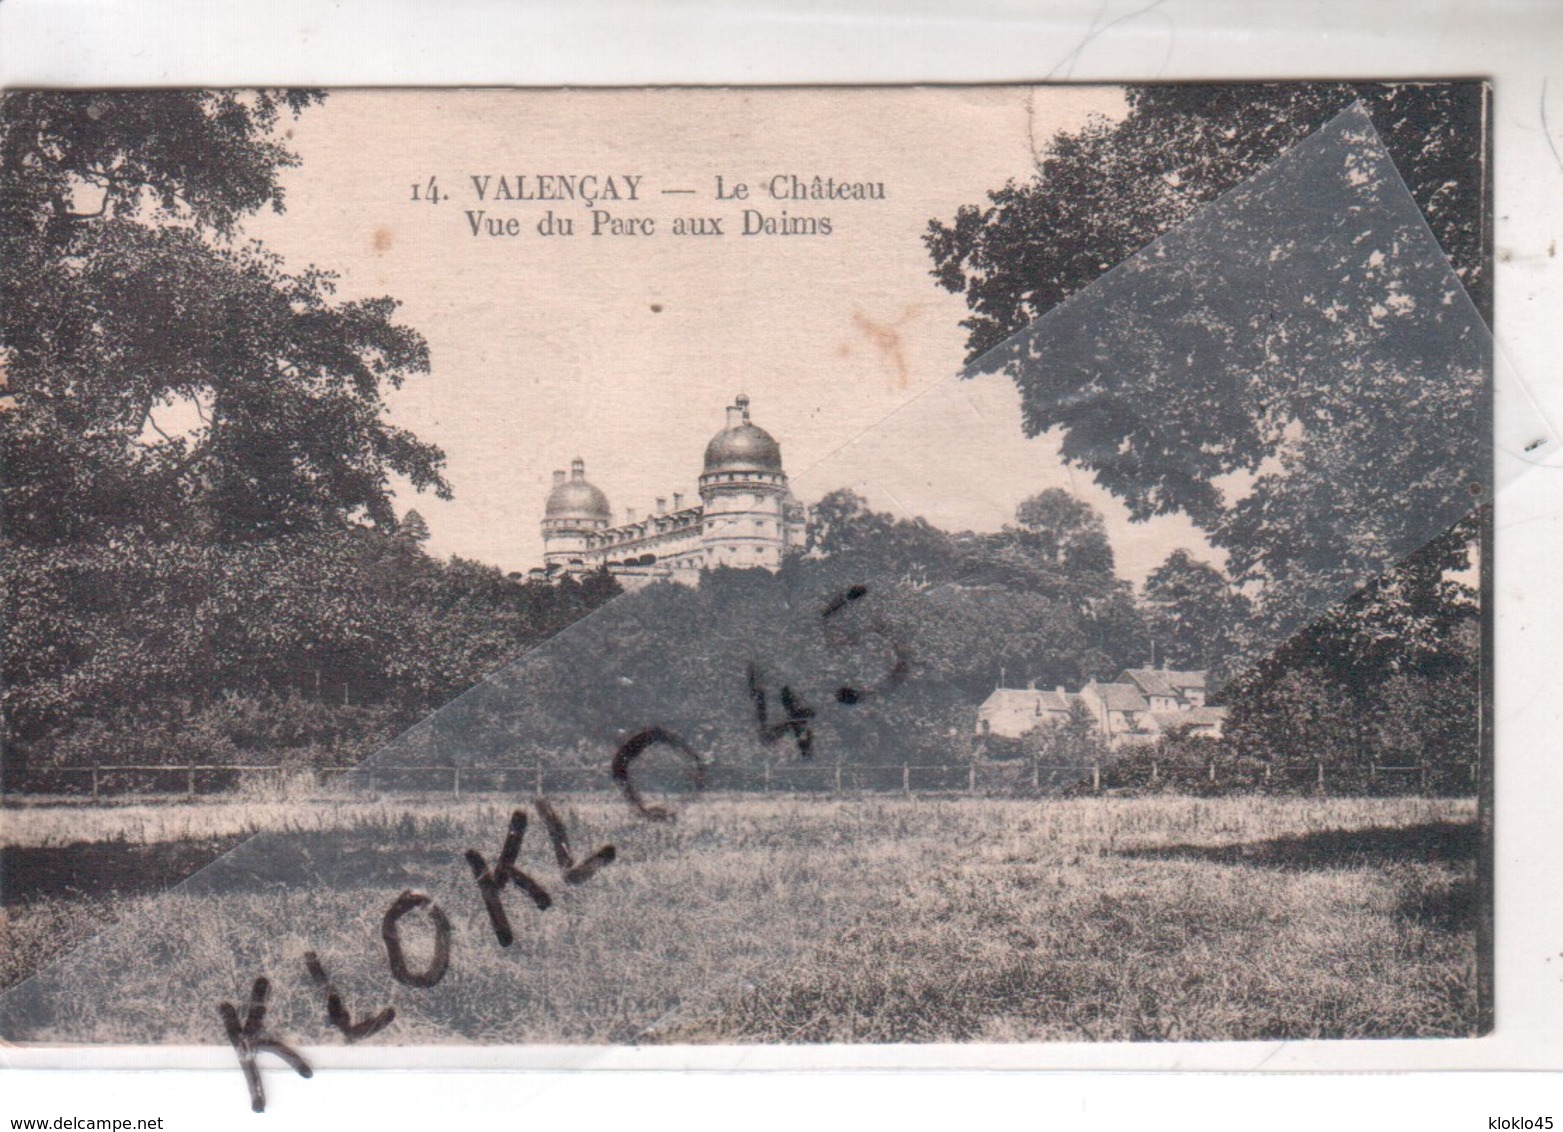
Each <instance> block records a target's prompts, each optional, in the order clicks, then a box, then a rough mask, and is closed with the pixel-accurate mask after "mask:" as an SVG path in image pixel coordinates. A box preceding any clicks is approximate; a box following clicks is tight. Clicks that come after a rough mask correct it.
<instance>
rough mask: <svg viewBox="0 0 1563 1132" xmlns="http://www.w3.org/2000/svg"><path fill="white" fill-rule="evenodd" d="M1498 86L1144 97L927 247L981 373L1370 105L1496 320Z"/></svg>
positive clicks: (1057, 143)
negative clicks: (1015, 339)
mask: <svg viewBox="0 0 1563 1132" xmlns="http://www.w3.org/2000/svg"><path fill="white" fill-rule="evenodd" d="M1487 93H1488V92H1487V88H1486V87H1485V86H1484V85H1482V84H1479V83H1425V84H1424V83H1388V84H1381V83H1363V84H1348V83H1274V84H1221V85H1178V86H1173V85H1158V86H1134V87H1130V88H1129V89H1128V103H1129V114H1128V116H1127V117H1126V118H1125V119H1124V120H1123V121H1121V122H1113V123H1109V122H1105V121H1104V122H1097V123H1094V124H1092V125H1090V126H1088V127H1086V128H1085V129H1083V130H1081V131H1080V132H1078V133H1075V134H1066V133H1061V134H1059V135H1057V136H1056V137H1055V138H1053V140H1052V142H1051V144H1050V145H1049V146H1048V148H1047V150H1046V152H1045V153H1044V155H1043V157H1042V159H1041V160H1040V161H1039V162H1038V167H1037V175H1036V178H1035V179H1034V180H1032V181H1029V182H1026V183H1024V184H1016V183H1015V182H1011V183H1010V184H1008V185H1005V186H1004V187H1003V188H1001V189H997V190H995V191H993V192H991V193H989V194H988V197H989V202H988V204H986V205H967V206H965V207H963V208H961V209H960V210H959V212H958V213H957V214H956V216H955V219H954V220H953V221H951V222H949V223H945V222H942V221H938V220H935V221H931V222H930V224H929V231H928V235H927V237H926V241H927V244H928V250H929V252H930V254H931V255H932V257H933V261H934V276H935V278H936V279H938V281H939V283H940V284H941V285H942V286H944V287H945V288H946V289H948V290H950V291H954V292H956V293H958V294H959V293H964V294H965V295H966V302H967V306H968V307H970V309H971V312H972V313H971V315H970V317H969V318H968V319H967V320H966V322H965V323H964V325H965V326H966V328H967V331H968V337H967V343H966V346H967V349H966V356H967V358H968V360H974V359H976V358H978V357H980V356H981V355H982V354H984V353H986V352H987V351H988V350H989V349H991V348H992V347H994V346H996V345H998V344H999V343H1000V342H1001V341H1003V340H1004V339H1005V338H1007V337H1008V336H1009V335H1011V334H1013V333H1014V332H1015V331H1017V330H1019V329H1021V328H1022V327H1024V326H1026V325H1027V324H1028V323H1031V322H1033V321H1035V320H1036V319H1037V318H1039V317H1041V316H1042V315H1044V314H1046V313H1047V312H1048V311H1050V310H1051V309H1053V307H1055V306H1057V305H1058V304H1059V303H1060V302H1062V301H1063V300H1064V299H1067V298H1068V297H1069V296H1070V295H1073V294H1074V293H1075V292H1077V291H1079V290H1081V289H1083V288H1084V287H1086V286H1088V285H1090V284H1091V283H1093V282H1095V281H1096V279H1097V278H1098V277H1099V276H1101V275H1102V274H1103V273H1104V272H1106V271H1108V270H1109V269H1110V268H1112V267H1114V266H1115V265H1117V264H1118V263H1120V262H1122V261H1123V260H1124V259H1127V258H1128V257H1129V256H1130V255H1133V254H1134V253H1135V252H1137V251H1139V250H1140V249H1141V248H1142V247H1144V246H1145V245H1146V244H1149V243H1150V242H1151V241H1152V240H1154V239H1155V238H1156V237H1157V236H1160V235H1162V234H1163V233H1164V232H1167V231H1170V230H1171V229H1172V228H1174V227H1176V226H1177V225H1178V224H1181V223H1182V222H1183V221H1184V220H1186V219H1188V218H1189V217H1190V216H1192V215H1193V214H1194V213H1195V212H1197V211H1198V210H1199V209H1200V208H1201V207H1203V206H1204V205H1205V204H1208V203H1209V202H1210V201H1212V200H1214V199H1216V198H1217V197H1218V196H1220V195H1221V194H1222V193H1224V192H1226V191H1227V190H1228V189H1230V188H1233V187H1234V186H1236V185H1238V184H1240V183H1241V182H1242V181H1244V180H1246V179H1248V178H1249V177H1251V176H1253V175H1254V174H1255V173H1257V172H1259V171H1260V170H1261V169H1263V168H1265V167H1266V166H1267V165H1269V164H1270V163H1271V162H1272V161H1274V160H1275V158H1276V157H1277V156H1279V155H1280V154H1281V153H1282V152H1283V151H1285V150H1286V149H1287V148H1289V147H1290V146H1292V145H1295V144H1296V143H1297V142H1299V141H1301V140H1302V139H1303V138H1305V137H1307V136H1308V135H1309V134H1311V133H1313V132H1314V131H1315V130H1317V129H1319V128H1320V127H1321V126H1323V125H1324V124H1325V123H1326V122H1328V121H1329V120H1330V119H1331V118H1333V117H1334V116H1335V115H1337V114H1339V113H1340V112H1341V111H1342V110H1344V109H1346V108H1347V107H1348V106H1349V105H1351V103H1353V102H1354V101H1358V100H1360V101H1361V102H1362V104H1363V106H1364V107H1365V108H1366V109H1367V111H1368V113H1369V114H1370V115H1371V117H1372V119H1373V125H1374V128H1375V129H1376V130H1377V131H1378V133H1379V135H1380V136H1381V137H1382V138H1383V139H1384V144H1385V145H1386V147H1387V148H1388V150H1389V153H1390V155H1391V157H1392V158H1393V159H1394V162H1395V166H1396V168H1397V169H1398V170H1399V172H1400V175H1401V177H1402V178H1404V180H1405V182H1406V186H1407V187H1408V188H1409V189H1410V191H1411V195H1412V196H1413V197H1414V198H1415V200H1416V203H1417V205H1418V206H1419V207H1420V209H1421V210H1422V212H1423V214H1424V215H1425V216H1426V217H1427V222H1428V224H1429V225H1430V226H1431V228H1432V230H1433V233H1434V235H1435V236H1436V237H1437V238H1438V242H1439V243H1440V245H1442V247H1443V249H1444V251H1445V252H1446V253H1447V254H1448V257H1449V263H1450V265H1451V266H1452V267H1453V268H1454V270H1455V272H1456V274H1458V275H1459V277H1460V279H1461V281H1462V282H1463V283H1464V284H1465V286H1466V289H1467V290H1469V291H1470V292H1471V294H1472V297H1473V298H1474V299H1475V300H1476V303H1477V306H1478V307H1479V308H1480V309H1481V310H1483V311H1484V312H1486V311H1487V310H1488V308H1489V306H1490V301H1491V300H1490V296H1491V271H1490V268H1489V266H1488V263H1487V248H1486V240H1487V237H1488V233H1487V230H1486V227H1485V224H1484V221H1483V217H1484V216H1485V214H1486V197H1487V194H1488V191H1489V187H1488V184H1487V182H1486V177H1485V173H1484V171H1485V169H1486V156H1487V155H1486V146H1487V136H1486V126H1485V123H1486V116H1487Z"/></svg>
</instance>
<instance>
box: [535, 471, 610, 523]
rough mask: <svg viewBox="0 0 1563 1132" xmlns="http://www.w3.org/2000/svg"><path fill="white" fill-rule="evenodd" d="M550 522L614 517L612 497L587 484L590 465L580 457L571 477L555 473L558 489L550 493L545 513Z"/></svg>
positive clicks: (555, 484)
mask: <svg viewBox="0 0 1563 1132" xmlns="http://www.w3.org/2000/svg"><path fill="white" fill-rule="evenodd" d="M543 515H544V517H545V518H548V519H592V520H597V519H601V520H604V521H606V520H607V519H608V518H609V517H610V512H609V508H608V497H607V496H606V495H604V494H603V493H602V492H601V491H600V490H599V489H598V488H596V487H595V486H593V485H592V484H589V483H587V482H586V466H585V465H584V464H583V463H582V462H581V460H580V459H579V458H577V459H576V460H575V461H574V462H573V463H572V464H571V465H570V478H569V479H565V478H564V473H563V472H555V473H554V489H553V490H552V491H550V492H549V493H548V504H547V506H546V507H545V509H544V511H543Z"/></svg>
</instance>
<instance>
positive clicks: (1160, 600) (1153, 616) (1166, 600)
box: [1141, 549, 1253, 672]
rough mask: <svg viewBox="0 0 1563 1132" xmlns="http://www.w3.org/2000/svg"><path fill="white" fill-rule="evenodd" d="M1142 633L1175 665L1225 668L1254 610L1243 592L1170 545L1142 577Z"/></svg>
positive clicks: (1238, 648) (1237, 652)
mask: <svg viewBox="0 0 1563 1132" xmlns="http://www.w3.org/2000/svg"><path fill="white" fill-rule="evenodd" d="M1141 605H1142V606H1143V608H1144V611H1145V612H1144V616H1145V625H1146V632H1147V633H1149V634H1150V638H1151V641H1152V643H1153V644H1154V648H1155V652H1156V654H1157V656H1158V657H1159V658H1161V659H1164V660H1165V661H1166V662H1167V663H1170V664H1172V665H1173V666H1175V667H1179V668H1193V669H1205V670H1207V671H1217V672H1221V671H1225V670H1228V669H1229V666H1231V665H1232V664H1234V662H1236V661H1237V659H1238V657H1239V655H1240V653H1241V641H1242V636H1243V631H1244V629H1245V628H1246V627H1247V625H1248V620H1249V618H1250V617H1251V616H1252V614H1253V610H1252V607H1251V605H1250V603H1249V601H1248V599H1247V598H1246V597H1244V596H1243V594H1242V592H1241V591H1239V590H1237V589H1235V588H1233V586H1232V584H1231V583H1230V582H1228V581H1227V579H1226V578H1225V576H1223V575H1222V573H1221V572H1220V571H1219V570H1217V569H1216V568H1215V567H1213V566H1211V565H1210V564H1208V563H1206V562H1201V561H1199V560H1198V559H1196V558H1194V557H1193V556H1192V555H1190V554H1189V552H1188V551H1186V550H1182V549H1179V550H1174V551H1173V552H1172V553H1171V554H1169V555H1168V556H1167V560H1166V561H1165V562H1163V563H1162V564H1161V565H1160V566H1158V567H1156V569H1155V570H1153V571H1151V573H1150V575H1149V576H1148V577H1147V578H1146V579H1145V588H1144V591H1143V595H1142V598H1141Z"/></svg>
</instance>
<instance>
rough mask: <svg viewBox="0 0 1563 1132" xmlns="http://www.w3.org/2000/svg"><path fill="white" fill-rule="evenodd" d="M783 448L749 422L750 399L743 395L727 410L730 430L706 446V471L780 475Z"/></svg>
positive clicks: (773, 438)
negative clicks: (776, 473)
mask: <svg viewBox="0 0 1563 1132" xmlns="http://www.w3.org/2000/svg"><path fill="white" fill-rule="evenodd" d="M781 470H782V458H781V445H780V444H777V443H776V439H775V437H773V436H772V435H771V434H770V433H768V432H766V431H765V430H764V429H763V428H761V427H760V426H759V425H756V424H751V423H750V421H749V398H748V397H745V396H744V395H743V394H742V393H740V394H739V395H738V398H737V400H736V402H735V403H734V404H733V405H732V406H730V407H729V408H728V410H727V427H726V428H724V429H723V430H722V431H721V432H719V433H717V434H716V435H715V436H713V437H712V438H711V443H709V444H707V445H706V459H705V472H706V474H707V475H710V474H711V473H713V472H780V471H781Z"/></svg>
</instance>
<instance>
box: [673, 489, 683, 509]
mask: <svg viewBox="0 0 1563 1132" xmlns="http://www.w3.org/2000/svg"><path fill="white" fill-rule="evenodd" d="M683 509H684V493H683V492H682V491H675V492H674V493H673V510H675V511H682V510H683Z"/></svg>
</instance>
